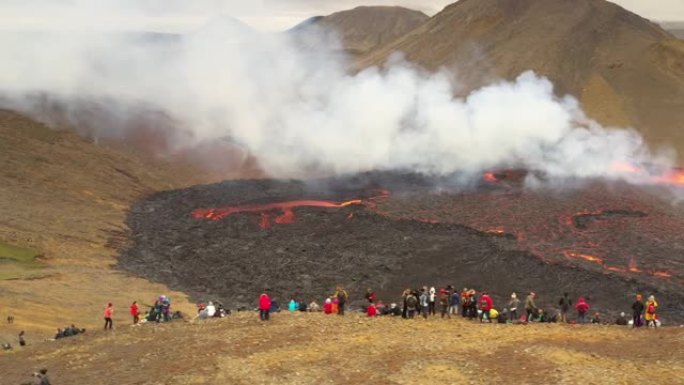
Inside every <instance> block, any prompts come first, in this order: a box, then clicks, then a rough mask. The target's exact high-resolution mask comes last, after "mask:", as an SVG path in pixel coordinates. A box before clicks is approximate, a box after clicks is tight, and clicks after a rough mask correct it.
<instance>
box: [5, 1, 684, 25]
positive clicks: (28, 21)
mask: <svg viewBox="0 0 684 385" xmlns="http://www.w3.org/2000/svg"><path fill="white" fill-rule="evenodd" d="M452 2H454V0H0V29H36V28H39V29H43V28H46V27H47V28H52V27H55V28H59V27H61V26H63V25H68V24H70V23H73V22H74V21H73V19H74V17H76V18H78V19H79V21H80V22H83V20H92V24H93V25H92V26H93V27H97V28H102V29H111V28H114V29H120V28H123V29H144V30H157V31H173V32H180V31H185V30H189V29H192V28H194V27H197V26H199V25H202V24H203V23H204V22H206V20H207V19H209V18H211V17H213V16H216V15H220V14H228V15H231V16H234V17H236V18H238V19H240V20H242V21H244V22H245V23H247V24H249V25H251V26H253V27H254V28H257V29H260V30H282V29H287V28H290V27H292V26H294V25H295V24H297V23H299V22H301V21H302V20H304V19H306V18H308V17H311V16H316V15H326V14H330V13H332V12H335V11H339V10H343V9H349V8H353V7H355V6H358V5H401V6H405V7H408V8H413V9H417V10H421V11H423V12H425V13H427V14H428V15H433V14H435V13H437V12H439V11H440V10H441V9H442V8H444V7H445V6H446V5H448V4H450V3H452ZM614 2H615V3H618V4H620V5H621V6H623V7H625V8H627V9H629V10H631V11H633V12H636V13H638V14H639V15H641V16H644V17H647V18H649V19H651V20H655V21H684V0H614Z"/></svg>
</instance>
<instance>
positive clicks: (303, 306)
mask: <svg viewBox="0 0 684 385" xmlns="http://www.w3.org/2000/svg"><path fill="white" fill-rule="evenodd" d="M308 308H309V306H308V305H307V304H306V302H304V301H302V302H300V303H299V309H298V310H299V311H301V312H305V311H306V310H307V309H308Z"/></svg>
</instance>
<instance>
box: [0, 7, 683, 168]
mask: <svg viewBox="0 0 684 385" xmlns="http://www.w3.org/2000/svg"><path fill="white" fill-rule="evenodd" d="M90 24H92V23H89V25H90ZM325 36H329V35H325ZM323 43H324V44H323ZM0 46H1V47H2V51H3V60H2V61H0V102H1V103H2V106H4V107H5V108H12V109H17V110H21V111H24V112H27V113H30V114H33V115H34V116H35V117H37V118H40V119H43V120H49V119H50V116H49V115H50V114H48V113H46V105H47V106H58V110H59V111H61V114H62V116H63V117H66V119H68V121H69V123H70V124H72V125H75V126H77V127H80V128H82V129H87V130H89V133H90V134H91V135H94V136H98V137H117V136H125V135H130V134H131V133H132V132H133V131H134V130H136V129H137V126H136V125H137V124H138V123H139V122H140V117H141V116H143V117H145V119H158V120H159V121H161V122H163V126H164V127H165V129H167V130H168V131H167V135H168V137H169V138H170V140H171V141H172V143H173V144H174V147H175V148H183V147H190V146H195V145H198V144H202V143H207V142H212V141H218V140H229V141H231V142H233V143H236V144H238V145H239V146H242V147H243V148H245V149H247V150H248V151H249V152H250V153H251V154H253V155H254V156H256V158H257V159H258V160H259V163H260V164H261V166H262V167H263V168H264V169H265V170H266V171H267V172H268V173H269V174H271V175H274V176H280V177H284V176H302V174H306V173H307V172H310V171H312V170H315V171H317V172H321V171H322V172H328V173H350V172H357V171H365V170H379V169H410V170H416V171H420V172H428V173H437V174H448V173H452V172H462V171H466V172H479V171H483V170H487V169H491V168H496V167H525V168H528V169H534V170H539V171H541V172H544V173H546V174H547V175H550V176H555V177H594V176H610V177H614V176H615V175H616V169H615V165H616V164H632V165H640V166H643V165H646V164H649V165H652V164H660V165H666V164H669V160H668V159H665V157H658V159H656V157H654V156H653V155H652V154H651V153H650V152H649V151H648V149H647V147H646V146H645V144H644V142H643V139H642V138H641V136H640V135H638V134H637V133H636V132H634V131H633V130H627V129H608V128H603V127H601V126H599V125H598V124H597V123H595V122H592V121H590V120H589V119H587V117H586V116H585V115H584V114H583V112H582V111H581V109H580V108H579V105H578V102H577V100H575V99H573V98H571V97H564V98H558V97H557V96H555V95H554V93H553V85H552V84H551V83H550V82H549V81H548V80H547V79H545V78H542V77H539V76H537V75H535V74H534V73H532V72H527V73H523V74H521V75H520V76H519V77H518V78H517V79H516V80H515V81H512V82H503V81H502V82H498V83H495V84H492V85H489V86H486V87H484V88H481V89H479V90H476V91H474V92H472V93H470V94H469V95H467V96H466V97H464V98H457V97H454V96H453V95H454V92H453V89H454V79H453V76H452V75H451V74H448V73H446V72H438V73H426V72H424V71H421V70H419V69H417V68H414V67H413V66H411V65H409V64H408V63H406V62H404V61H402V60H401V59H399V58H396V57H395V58H393V59H392V60H391V63H390V64H389V65H388V66H387V68H386V69H383V70H381V69H378V68H369V69H367V70H364V71H361V72H359V73H353V74H352V73H349V72H348V65H347V64H348V63H347V62H346V61H345V58H343V57H341V56H340V54H339V53H338V52H339V50H338V48H339V47H338V46H336V45H335V44H334V43H331V42H330V41H328V40H326V41H325V42H317V44H314V46H316V47H318V48H317V49H311V46H312V45H311V44H302V42H301V40H300V39H297V38H295V37H293V35H292V34H286V33H281V34H262V33H257V32H255V31H253V30H251V29H249V28H248V27H245V26H244V25H242V24H240V23H239V22H236V21H235V20H233V19H231V18H219V19H216V20H214V21H213V22H211V23H209V24H208V25H206V26H205V27H203V28H201V29H199V30H197V31H195V32H193V33H189V34H185V35H182V36H157V35H149V34H124V33H107V32H93V31H92V30H91V29H90V28H87V29H86V28H79V27H78V24H76V25H72V26H71V27H70V28H69V30H58V31H54V30H53V31H35V32H30V33H27V32H23V33H9V32H5V33H3V34H1V35H0ZM322 46H325V47H327V48H320V47H322ZM50 111H52V110H50Z"/></svg>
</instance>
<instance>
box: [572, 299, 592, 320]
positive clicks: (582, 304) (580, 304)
mask: <svg viewBox="0 0 684 385" xmlns="http://www.w3.org/2000/svg"><path fill="white" fill-rule="evenodd" d="M575 309H576V310H577V323H578V324H583V323H584V322H585V319H584V316H585V315H586V314H587V312H588V311H589V304H588V303H587V301H585V300H584V297H579V299H578V300H577V304H576V305H575Z"/></svg>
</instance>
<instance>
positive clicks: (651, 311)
mask: <svg viewBox="0 0 684 385" xmlns="http://www.w3.org/2000/svg"><path fill="white" fill-rule="evenodd" d="M646 312H647V313H648V314H655V312H656V307H655V305H654V304H652V303H650V304H648V309H647V310H646Z"/></svg>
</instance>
